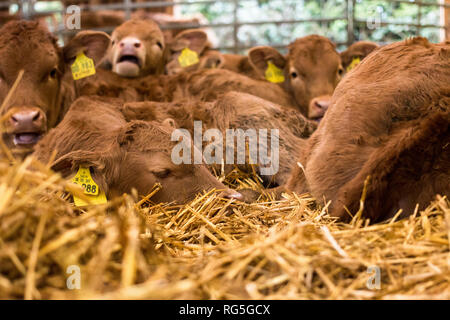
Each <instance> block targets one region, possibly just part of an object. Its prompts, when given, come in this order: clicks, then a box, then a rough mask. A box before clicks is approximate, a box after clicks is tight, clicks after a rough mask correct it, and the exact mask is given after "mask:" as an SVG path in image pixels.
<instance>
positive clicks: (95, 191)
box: [72, 166, 107, 207]
mask: <svg viewBox="0 0 450 320" xmlns="http://www.w3.org/2000/svg"><path fill="white" fill-rule="evenodd" d="M72 182H73V183H75V184H77V185H79V186H81V187H82V188H83V189H84V194H85V195H86V196H87V197H88V198H89V199H90V200H91V202H90V204H103V203H106V202H107V200H106V195H105V193H104V192H103V191H102V190H100V188H99V186H98V184H96V183H95V181H94V179H92V176H91V171H90V170H89V167H82V166H80V168H79V169H78V172H77V174H76V175H75V176H74V177H73V178H72ZM73 201H74V202H75V205H76V206H77V207H82V206H86V205H88V204H89V203H87V202H86V201H84V200H82V199H80V198H78V197H77V196H75V195H74V196H73Z"/></svg>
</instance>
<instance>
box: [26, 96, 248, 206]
mask: <svg viewBox="0 0 450 320" xmlns="http://www.w3.org/2000/svg"><path fill="white" fill-rule="evenodd" d="M119 106H120V104H117V103H112V102H111V101H109V102H108V103H105V102H103V101H101V100H100V99H98V98H89V97H83V98H80V99H77V100H76V101H75V102H74V103H73V104H72V105H71V107H70V109H69V111H68V112H67V114H66V116H65V117H64V119H63V120H62V121H61V123H59V124H58V126H57V127H56V128H54V129H52V130H50V132H49V133H48V134H47V135H46V136H45V137H44V138H43V139H42V140H41V141H40V142H39V143H38V144H37V145H36V148H35V152H34V154H33V155H34V156H36V157H37V159H39V160H41V161H43V162H48V161H49V160H50V155H51V154H52V152H53V151H54V150H56V151H57V153H56V160H55V161H54V163H52V168H53V169H54V170H55V171H57V172H61V174H62V176H63V177H71V176H74V175H75V173H76V172H77V170H78V168H79V166H80V165H81V166H85V167H90V170H91V173H92V177H93V179H94V181H95V182H96V183H97V184H98V185H99V187H100V189H101V190H102V191H104V192H105V193H106V195H107V197H108V198H112V197H114V196H118V195H121V194H123V193H129V192H131V190H132V188H135V189H136V190H137V191H138V194H139V195H142V196H145V195H147V194H148V193H149V192H150V191H151V190H152V188H153V186H154V185H155V183H160V184H161V186H162V189H161V190H160V191H158V192H157V193H156V194H155V195H154V196H153V197H152V199H151V200H152V201H154V202H172V201H175V202H178V203H183V202H186V201H188V200H190V199H192V198H193V197H194V196H195V195H196V194H197V193H199V192H201V191H203V190H210V189H212V188H215V189H218V190H223V193H222V196H224V197H227V198H233V199H241V198H242V196H241V195H240V194H239V193H237V192H236V191H233V190H231V189H228V188H227V187H225V186H224V185H223V184H222V183H220V182H219V181H218V180H217V179H216V178H214V176H212V174H211V173H210V172H209V171H208V170H207V168H206V167H205V166H204V165H187V164H180V165H176V164H174V163H173V161H172V159H171V152H172V148H173V147H174V146H175V144H176V143H175V142H172V141H171V131H172V129H173V128H171V127H170V126H169V125H164V124H163V125H162V124H159V123H156V122H147V121H130V122H127V121H125V119H124V117H123V116H122V114H121V112H120V111H119Z"/></svg>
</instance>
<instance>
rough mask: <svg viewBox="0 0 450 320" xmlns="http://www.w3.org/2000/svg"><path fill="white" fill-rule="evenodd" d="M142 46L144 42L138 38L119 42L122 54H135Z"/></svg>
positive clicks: (128, 38) (129, 38)
mask: <svg viewBox="0 0 450 320" xmlns="http://www.w3.org/2000/svg"><path fill="white" fill-rule="evenodd" d="M141 46H142V42H141V40H139V39H138V38H132V37H127V38H125V39H122V40H121V41H120V42H119V47H120V50H121V52H122V53H135V52H136V50H137V49H139V48H140V47H141Z"/></svg>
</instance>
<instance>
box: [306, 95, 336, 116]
mask: <svg viewBox="0 0 450 320" xmlns="http://www.w3.org/2000/svg"><path fill="white" fill-rule="evenodd" d="M330 100H331V97H330V96H320V97H316V98H314V99H312V100H311V102H310V104H309V110H308V117H309V118H310V119H317V120H319V119H320V118H322V117H323V116H324V114H325V112H326V111H327V110H328V108H329V107H330Z"/></svg>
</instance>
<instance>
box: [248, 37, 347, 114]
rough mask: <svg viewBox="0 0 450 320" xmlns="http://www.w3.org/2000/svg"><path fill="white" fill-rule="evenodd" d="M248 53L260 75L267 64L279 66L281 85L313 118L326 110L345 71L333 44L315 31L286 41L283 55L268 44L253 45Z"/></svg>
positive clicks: (263, 73)
mask: <svg viewBox="0 0 450 320" xmlns="http://www.w3.org/2000/svg"><path fill="white" fill-rule="evenodd" d="M248 56H249V60H250V63H251V64H252V65H253V67H254V68H255V70H256V71H257V72H259V74H260V76H261V77H265V76H266V72H267V70H268V68H269V66H270V65H273V66H275V67H276V68H277V69H279V70H281V72H282V75H283V77H279V79H280V80H279V83H280V85H281V86H283V87H284V88H285V89H286V90H287V91H288V92H290V93H291V94H292V96H293V98H294V99H295V102H296V104H297V106H298V108H299V109H300V110H301V111H302V112H303V113H304V114H305V115H306V116H308V117H309V118H312V119H320V118H321V117H322V116H323V115H324V114H325V112H326V110H327V108H328V106H329V100H330V98H331V95H332V94H333V91H334V89H335V88H336V86H337V84H338V83H339V81H340V80H341V76H342V74H343V72H344V69H343V68H342V65H341V58H340V56H339V54H338V53H337V51H336V48H335V45H334V44H333V43H332V42H331V41H330V40H329V39H327V38H325V37H322V36H318V35H311V36H307V37H303V38H299V39H297V40H296V41H294V42H293V43H291V44H290V45H289V52H288V54H287V55H286V56H283V55H282V54H281V53H279V52H278V51H277V50H276V49H274V48H271V47H255V48H253V49H251V50H250V51H249V53H248ZM269 63H271V64H269Z"/></svg>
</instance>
